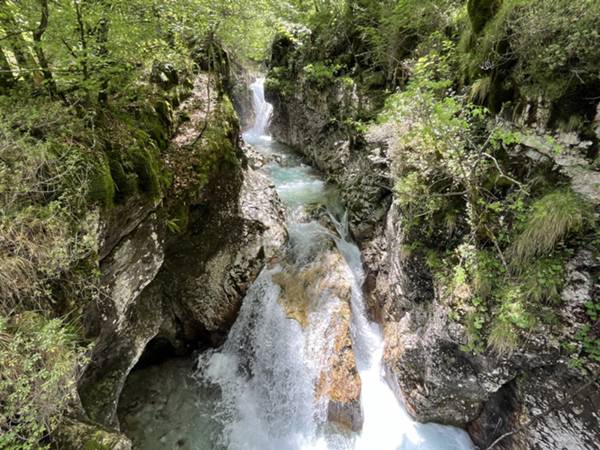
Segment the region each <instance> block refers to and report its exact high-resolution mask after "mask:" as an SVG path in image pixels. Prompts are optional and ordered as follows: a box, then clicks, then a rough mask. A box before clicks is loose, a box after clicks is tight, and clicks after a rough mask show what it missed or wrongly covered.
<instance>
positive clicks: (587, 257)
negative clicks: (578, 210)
mask: <svg viewBox="0 0 600 450" xmlns="http://www.w3.org/2000/svg"><path fill="white" fill-rule="evenodd" d="M401 224H402V216H401V212H400V211H399V210H398V209H397V208H396V207H395V206H393V207H392V209H391V211H390V214H389V217H388V226H387V230H386V238H387V239H386V240H387V242H388V246H387V252H386V261H385V262H384V269H383V270H382V271H381V272H380V274H379V276H378V278H377V287H376V289H375V294H374V295H375V297H376V298H377V299H378V300H379V302H380V307H381V310H382V316H383V321H384V335H385V342H386V344H385V354H384V359H385V363H386V366H387V370H388V374H389V377H390V379H391V382H392V385H393V386H395V388H396V389H395V390H396V392H397V394H398V396H399V397H400V398H402V399H403V400H404V402H405V404H406V407H407V409H408V410H409V412H410V413H411V414H412V415H413V416H414V417H415V418H417V419H418V420H419V421H422V422H428V421H436V422H440V423H446V424H452V425H457V426H461V427H464V426H466V425H467V424H468V423H474V424H478V425H473V427H474V428H472V430H473V433H475V434H476V435H477V436H478V438H477V439H479V441H480V442H484V441H485V442H491V441H490V439H491V435H490V434H489V433H490V429H491V428H492V427H491V425H489V421H491V420H492V419H489V420H488V419H485V415H486V414H487V415H491V416H494V419H493V420H494V421H498V420H499V419H500V418H502V420H508V419H507V418H506V417H504V416H502V414H500V412H498V410H499V409H501V408H500V407H495V406H493V404H494V402H496V403H497V404H504V403H505V402H506V401H508V400H506V395H507V394H506V391H507V390H508V389H510V388H511V386H512V385H511V383H513V380H525V379H529V380H532V381H528V382H527V383H526V384H524V383H525V382H523V381H518V383H517V384H516V389H517V390H518V392H520V394H519V395H517V396H516V397H514V396H513V397H511V399H514V403H515V404H517V405H518V406H515V408H517V409H518V411H519V412H518V414H517V413H515V416H514V418H511V421H512V422H511V423H513V422H514V423H515V424H519V423H521V424H524V423H526V422H527V420H526V419H522V418H521V417H533V416H534V415H535V414H536V411H539V410H540V408H541V407H536V406H535V402H541V401H546V400H544V398H545V397H547V395H546V394H544V393H543V392H542V390H541V388H536V383H539V382H540V381H539V380H538V381H534V380H536V377H538V375H537V374H539V373H541V372H540V371H547V378H546V379H547V382H546V383H547V384H549V385H555V386H556V389H558V386H573V385H574V382H573V379H572V376H573V374H572V372H569V371H568V370H566V368H565V366H566V362H565V360H564V357H563V354H562V349H561V342H559V340H558V339H557V338H556V335H555V334H554V335H553V333H551V332H550V330H544V329H540V330H538V332H537V333H536V334H532V335H530V336H529V337H528V339H527V340H526V342H524V344H523V345H522V346H520V347H519V348H518V349H517V350H515V351H514V352H513V353H511V354H509V355H498V354H496V353H494V352H492V351H490V350H487V351H484V352H483V353H480V354H472V353H470V352H465V351H463V350H462V348H461V346H462V345H464V344H466V343H467V337H466V332H465V329H464V328H463V326H462V325H460V324H458V323H456V322H453V321H452V320H450V319H449V315H450V309H449V306H448V305H447V304H446V302H445V301H444V298H443V296H442V295H441V292H440V291H438V290H437V289H434V287H435V286H434V285H433V284H432V281H431V279H430V278H429V279H428V277H427V275H426V272H427V271H426V269H425V267H424V265H423V264H422V263H421V262H419V261H418V260H417V259H415V257H414V256H413V255H412V254H411V252H405V251H403V248H404V244H405V241H404V240H405V239H406V236H404V235H403V231H402V226H401ZM597 280H598V261H597V260H596V258H594V257H593V256H592V254H591V253H590V252H588V251H581V252H579V253H578V254H576V255H575V256H574V257H573V259H572V260H571V262H569V264H568V265H567V275H566V285H565V287H564V290H563V293H562V296H563V302H564V305H565V307H564V308H563V309H562V310H561V312H560V314H561V315H562V316H563V317H562V318H561V319H560V323H563V324H568V325H567V326H564V327H563V329H562V332H561V337H560V341H562V342H570V341H571V340H572V339H573V336H574V334H575V333H576V332H577V330H578V329H579V328H580V327H581V326H582V325H583V324H584V322H585V320H586V319H585V313H584V305H583V303H582V302H585V300H583V299H590V298H595V297H594V296H596V295H597ZM523 377H525V378H523ZM527 377H529V378H527ZM575 384H577V383H575ZM568 389H569V390H570V388H568ZM562 392H564V390H563V391H562ZM559 393H560V391H559ZM557 395H558V394H557ZM530 397H531V399H530V400H527V399H528V398H530ZM533 398H538V400H535V401H534V400H533ZM510 401H511V402H512V401H513V400H510ZM490 402H491V403H490ZM503 402H504V403H503ZM528 402H529V403H528ZM582 407H583V406H582ZM585 408H587V409H586V411H587V412H586V413H585V414H584V415H586V416H590V415H591V416H594V417H595V415H596V414H597V413H596V412H595V411H596V409H594V408H592V409H589V405H588V406H586V407H585ZM482 410H483V411H488V410H489V411H488V412H484V415H483V416H480V414H481V411H482ZM492 410H493V411H495V412H493V411H492ZM494 414H495V415H494ZM511 414H512V413H511ZM503 417H504V418H503ZM511 417H512V416H511ZM577 420H579V419H577ZM577 420H576V419H573V418H571V419H569V420H566V419H565V420H562V419H559V420H555V421H552V420H550V419H548V420H546V419H544V420H542V421H540V425H539V426H540V427H546V428H547V431H546V432H545V434H546V435H548V434H555V435H557V436H560V435H563V436H566V435H568V434H569V433H570V431H569V427H571V426H572V425H573V424H575V425H574V426H575V427H576V429H578V430H581V429H584V428H585V432H583V433H582V435H584V436H588V437H589V436H593V435H594V434H597V431H595V430H597V429H598V428H597V426H596V427H595V428H590V424H592V422H589V421H583V422H577ZM484 422H485V423H484ZM486 424H487V425H486ZM488 425H489V426H488ZM550 430H551V431H550ZM540 433H542V431H540ZM492 434H493V433H492ZM528 439H529V438H528ZM531 439H532V440H530V441H527V442H528V443H527V445H525V444H519V445H515V446H514V447H507V448H515V449H517V448H518V449H521V448H540V449H541V448H579V447H577V446H575V447H569V446H566V447H561V446H560V445H558V446H553V445H554V444H552V445H550V446H544V445H542V444H540V445H539V446H536V445H538V444H535V445H534V444H533V443H532V442H534V443H535V442H538V441H537V440H536V439H538V438H537V437H536V438H531ZM539 439H542V438H539ZM544 439H545V440H546V441H547V442H551V441H548V438H547V437H546V438H544ZM557 439H558V440H557V441H556V442H561V441H560V439H562V438H559V437H557ZM586 439H588V438H586ZM492 440H493V439H492ZM596 440H597V438H596ZM523 442H525V441H523ZM540 442H542V441H540ZM483 448H485V447H483ZM582 448H586V447H585V446H583V447H582Z"/></svg>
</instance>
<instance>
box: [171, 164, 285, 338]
mask: <svg viewBox="0 0 600 450" xmlns="http://www.w3.org/2000/svg"><path fill="white" fill-rule="evenodd" d="M203 197H204V198H205V199H206V200H207V201H206V202H203V203H199V204H198V205H195V206H193V207H192V208H191V212H190V225H189V227H188V230H187V231H186V232H185V233H184V234H183V235H178V236H176V237H175V238H173V240H171V241H170V243H169V246H168V249H167V258H166V262H165V265H164V268H163V270H162V271H161V274H160V280H161V283H162V285H163V288H164V294H165V296H166V298H167V299H168V301H169V303H170V304H173V305H174V311H175V315H176V317H177V318H178V320H179V321H180V322H181V324H182V326H183V331H184V335H185V338H186V339H189V340H194V339H198V338H199V337H200V336H202V335H204V336H206V335H207V334H210V333H220V334H221V335H224V334H225V333H226V331H227V330H228V329H229V327H230V326H231V325H232V324H233V322H234V320H235V318H236V316H237V312H238V310H239V308H240V305H241V301H242V298H243V297H244V295H245V292H246V290H247V289H248V287H249V286H250V284H251V283H252V282H253V281H254V280H255V278H256V276H257V275H258V273H259V272H260V270H261V269H262V267H263V266H264V264H265V263H266V262H267V261H268V260H269V259H271V258H273V257H275V256H276V255H277V254H278V252H279V249H280V248H282V247H283V245H284V244H285V242H286V239H287V232H286V230H285V227H284V225H283V223H284V218H283V210H282V207H281V204H280V202H279V200H278V197H277V194H276V192H275V189H274V187H273V186H272V185H271V184H270V183H269V182H268V180H267V179H266V178H265V177H264V176H263V175H262V174H259V173H258V172H255V171H253V170H251V169H248V170H246V171H241V170H240V171H236V170H229V171H221V172H220V173H219V174H217V175H216V176H215V178H214V182H213V183H211V184H210V185H209V186H208V188H207V190H206V192H204V193H203Z"/></svg>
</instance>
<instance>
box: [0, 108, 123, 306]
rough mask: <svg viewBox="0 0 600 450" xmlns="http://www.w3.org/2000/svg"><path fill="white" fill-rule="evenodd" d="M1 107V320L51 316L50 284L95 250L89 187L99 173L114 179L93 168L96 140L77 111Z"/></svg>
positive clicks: (105, 197) (105, 170)
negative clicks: (30, 311)
mask: <svg viewBox="0 0 600 450" xmlns="http://www.w3.org/2000/svg"><path fill="white" fill-rule="evenodd" d="M0 102H2V103H1V104H0V141H1V142H3V145H2V146H0V313H1V312H5V311H11V310H13V308H15V307H16V306H18V305H21V306H27V307H38V308H42V309H47V308H49V307H50V306H51V304H50V302H48V300H47V298H48V297H49V295H48V291H49V289H50V287H51V283H52V281H53V280H56V279H58V278H60V277H61V276H62V275H63V274H65V273H66V272H69V271H70V270H71V269H73V268H74V266H76V265H77V264H79V262H80V261H82V260H83V259H85V258H86V257H87V255H90V254H92V253H93V251H94V248H95V246H96V238H95V234H94V231H93V228H92V223H91V220H89V219H90V218H89V217H88V216H87V215H86V211H87V203H88V202H87V199H88V185H89V182H90V181H92V180H93V179H94V175H95V170H96V169H95V167H97V166H99V167H100V168H101V169H102V170H104V175H105V176H106V177H107V178H110V174H109V173H108V168H107V166H106V165H102V164H93V163H92V158H91V155H90V149H91V148H92V146H93V144H92V142H93V139H90V138H91V137H90V136H89V135H88V134H87V133H88V131H87V127H86V123H85V119H83V118H81V117H79V116H78V115H77V114H75V111H73V110H72V109H70V108H65V107H64V106H62V105H58V104H54V103H48V102H47V101H46V100H44V99H36V100H30V101H23V102H15V101H14V99H10V98H4V99H0ZM9 103H10V105H9ZM111 186H112V185H111ZM98 195H99V197H102V199H105V200H107V201H108V200H109V199H110V192H109V194H108V195H105V193H102V195H100V190H98ZM88 282H90V280H88ZM82 291H84V289H82Z"/></svg>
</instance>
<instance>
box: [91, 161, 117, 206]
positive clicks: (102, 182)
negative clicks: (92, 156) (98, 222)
mask: <svg viewBox="0 0 600 450" xmlns="http://www.w3.org/2000/svg"><path fill="white" fill-rule="evenodd" d="M115 191H116V190H115V182H114V180H113V178H112V175H111V170H110V164H109V161H108V158H107V157H106V155H104V154H103V155H101V156H100V157H99V158H98V160H97V161H95V162H94V168H93V171H92V176H91V178H90V182H89V187H88V198H89V199H90V201H91V202H93V203H99V204H100V205H102V206H104V207H110V206H112V205H113V200H114V197H115Z"/></svg>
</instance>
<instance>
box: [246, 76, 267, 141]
mask: <svg viewBox="0 0 600 450" xmlns="http://www.w3.org/2000/svg"><path fill="white" fill-rule="evenodd" d="M251 89H252V101H253V106H254V113H255V114H256V119H255V121H254V126H253V127H252V128H251V129H250V130H248V131H247V132H246V135H247V136H248V135H251V136H253V137H254V138H260V137H261V136H265V135H266V132H267V127H268V126H269V122H270V120H271V114H272V113H273V106H272V105H271V104H270V103H267V102H266V101H265V80H264V79H263V78H259V79H257V80H256V81H255V82H254V83H252V86H251Z"/></svg>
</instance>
